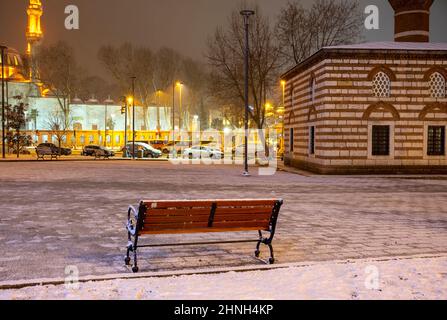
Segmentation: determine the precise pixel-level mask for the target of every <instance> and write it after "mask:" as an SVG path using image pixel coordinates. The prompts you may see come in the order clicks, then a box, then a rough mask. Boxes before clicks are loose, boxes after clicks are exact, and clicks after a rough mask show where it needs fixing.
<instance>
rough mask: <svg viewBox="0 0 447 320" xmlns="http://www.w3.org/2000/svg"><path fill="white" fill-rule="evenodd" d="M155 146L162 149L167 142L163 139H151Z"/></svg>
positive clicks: (151, 143)
mask: <svg viewBox="0 0 447 320" xmlns="http://www.w3.org/2000/svg"><path fill="white" fill-rule="evenodd" d="M148 144H150V145H151V146H152V147H153V148H155V149H157V150H160V151H162V150H163V148H164V147H165V146H166V142H165V141H163V140H150V141H149V143H148Z"/></svg>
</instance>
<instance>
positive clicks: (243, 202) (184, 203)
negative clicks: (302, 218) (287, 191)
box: [143, 199, 276, 209]
mask: <svg viewBox="0 0 447 320" xmlns="http://www.w3.org/2000/svg"><path fill="white" fill-rule="evenodd" d="M214 202H217V204H218V206H223V207H225V206H247V205H249V206H273V205H274V204H275V202H276V200H273V199H236V200H234V199H222V200H210V199H204V200H193V201H190V200H162V201H158V200H144V201H143V203H144V204H145V205H146V206H147V207H148V209H150V208H151V207H152V205H154V206H155V205H156V208H172V207H200V206H202V207H207V206H211V205H212V204H213V203H214Z"/></svg>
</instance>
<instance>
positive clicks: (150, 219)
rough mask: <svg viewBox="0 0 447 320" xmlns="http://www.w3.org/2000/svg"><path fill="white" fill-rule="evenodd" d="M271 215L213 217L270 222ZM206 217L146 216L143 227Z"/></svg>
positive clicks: (204, 217)
mask: <svg viewBox="0 0 447 320" xmlns="http://www.w3.org/2000/svg"><path fill="white" fill-rule="evenodd" d="M270 217H271V214H266V213H262V214H224V215H223V214H220V215H216V216H215V217H214V222H223V221H270ZM208 221H209V216H208V215H188V216H187V215H181V216H146V218H145V219H144V225H145V226H149V225H157V224H169V223H191V222H208Z"/></svg>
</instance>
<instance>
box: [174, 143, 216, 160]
mask: <svg viewBox="0 0 447 320" xmlns="http://www.w3.org/2000/svg"><path fill="white" fill-rule="evenodd" d="M183 156H184V157H186V158H190V159H200V158H202V159H204V158H205V159H206V158H210V159H222V158H223V156H224V154H223V152H222V151H220V150H218V149H215V148H211V147H206V146H194V147H192V148H188V149H185V150H184V151H183Z"/></svg>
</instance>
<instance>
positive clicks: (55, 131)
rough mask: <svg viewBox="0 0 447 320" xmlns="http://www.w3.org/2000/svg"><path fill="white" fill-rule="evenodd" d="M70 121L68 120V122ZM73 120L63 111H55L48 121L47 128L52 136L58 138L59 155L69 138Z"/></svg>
mask: <svg viewBox="0 0 447 320" xmlns="http://www.w3.org/2000/svg"><path fill="white" fill-rule="evenodd" d="M67 119H68V120H67ZM71 123H72V119H71V117H70V116H68V117H67V116H66V115H65V114H64V113H63V112H61V111H55V112H53V113H51V114H50V115H49V117H48V119H47V127H48V130H49V131H50V132H51V134H52V136H54V137H56V140H57V142H58V147H59V153H60V151H61V149H60V148H61V147H62V145H63V142H64V140H65V139H66V137H67V133H68V131H69V130H70V126H71Z"/></svg>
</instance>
